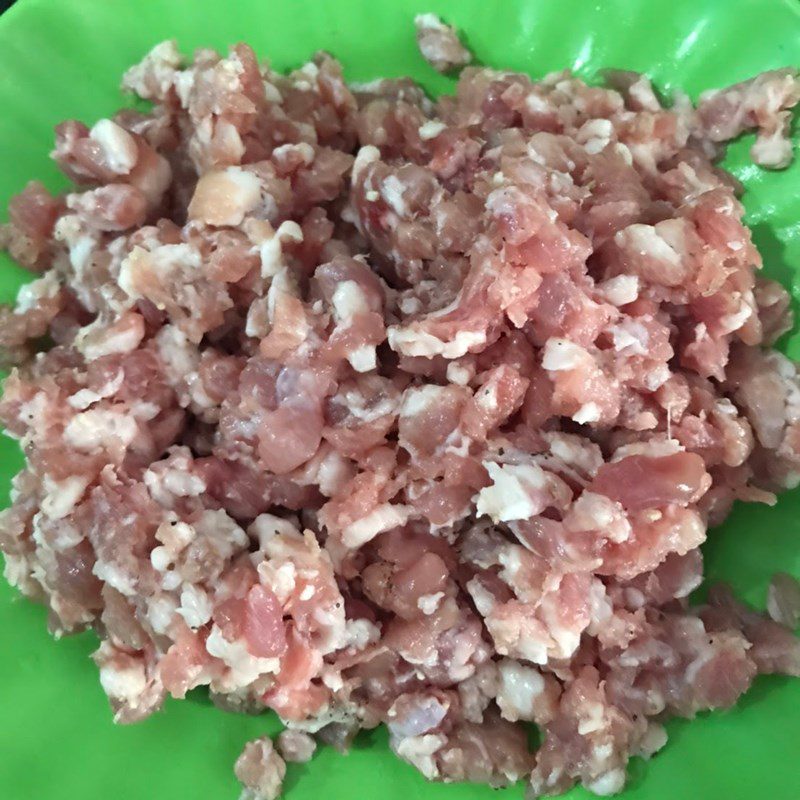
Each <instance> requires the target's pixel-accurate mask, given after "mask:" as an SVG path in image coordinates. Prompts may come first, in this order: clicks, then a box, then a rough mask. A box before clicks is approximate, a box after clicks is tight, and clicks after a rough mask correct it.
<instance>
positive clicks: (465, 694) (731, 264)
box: [0, 15, 800, 800]
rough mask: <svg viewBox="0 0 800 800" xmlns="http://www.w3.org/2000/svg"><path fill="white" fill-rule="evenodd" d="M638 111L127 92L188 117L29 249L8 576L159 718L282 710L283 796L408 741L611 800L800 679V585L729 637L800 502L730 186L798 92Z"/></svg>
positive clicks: (32, 232)
mask: <svg viewBox="0 0 800 800" xmlns="http://www.w3.org/2000/svg"><path fill="white" fill-rule="evenodd" d="M417 30H418V36H419V41H420V47H421V49H422V53H423V55H424V56H425V58H427V59H428V60H429V61H430V62H431V63H432V64H433V66H435V67H436V68H437V69H450V68H453V67H455V66H462V65H464V64H466V63H467V62H468V61H469V54H468V52H467V51H466V50H464V48H463V47H462V46H461V44H460V43H459V42H458V40H457V38H456V37H455V34H454V33H453V31H452V29H450V28H448V27H447V26H445V25H443V24H442V23H441V22H440V21H439V20H438V19H437V18H435V17H432V16H431V15H423V16H421V17H418V18H417ZM606 77H607V86H606V88H601V87H599V86H588V85H586V84H585V83H583V82H582V81H580V80H578V79H577V78H576V77H574V76H573V75H571V74H570V73H568V72H563V73H557V74H553V75H548V76H547V77H545V78H543V79H542V80H539V81H533V80H531V79H530V78H529V77H527V76H525V75H519V74H514V73H511V72H501V71H496V70H493V69H488V68H483V67H481V68H472V67H469V68H466V69H464V70H463V71H462V73H461V77H460V80H459V83H458V87H457V90H456V93H455V95H453V96H447V97H442V98H440V99H439V100H438V101H437V102H435V103H434V102H432V101H430V100H429V99H428V98H426V97H425V95H424V93H423V92H422V90H421V89H420V88H419V87H417V86H416V85H415V84H414V83H413V82H412V81H409V80H380V81H375V82H373V83H371V84H367V85H360V86H354V87H348V85H347V84H346V83H345V81H344V79H343V77H342V72H341V69H340V67H339V65H338V63H337V62H336V61H335V60H333V59H332V58H331V57H329V56H327V55H325V54H320V55H318V56H316V57H315V58H314V59H313V61H311V62H309V63H308V64H306V65H305V66H303V67H301V68H300V69H298V70H296V71H294V72H292V73H290V74H288V75H284V74H279V73H276V72H274V71H272V70H271V69H270V68H269V67H267V66H264V65H263V64H261V63H259V61H258V60H257V59H256V56H255V54H254V53H253V51H252V50H251V49H250V48H249V47H248V46H246V45H237V46H235V47H233V48H232V49H231V50H230V52H229V53H228V54H227V55H226V56H222V55H219V54H217V53H215V52H212V51H210V50H199V51H197V53H196V54H195V56H194V59H193V60H186V59H184V58H183V56H181V54H180V53H179V52H178V50H177V48H176V46H175V45H174V44H173V43H171V42H165V43H162V44H160V45H158V46H157V47H155V48H154V49H153V50H152V51H151V52H150V53H149V54H148V55H147V56H146V57H145V58H144V59H143V61H142V62H141V63H139V64H138V65H136V66H134V67H132V68H131V69H130V70H129V71H128V72H127V73H126V75H125V77H124V79H123V86H124V88H125V89H127V90H131V91H134V92H136V93H137V94H138V95H139V96H140V97H142V98H145V99H146V100H149V101H152V103H153V107H152V110H150V111H148V112H145V113H140V112H134V111H131V110H124V111H121V112H119V113H118V114H117V115H116V116H114V117H113V118H109V119H103V120H100V121H99V122H97V123H96V124H94V125H93V126H92V127H89V126H87V125H85V124H83V123H81V122H77V121H74V120H70V121H67V122H64V123H63V124H61V125H60V126H58V128H57V130H56V142H55V148H54V151H53V157H54V158H55V160H56V162H57V163H58V165H59V166H60V167H61V169H62V170H63V171H64V173H65V174H66V175H67V176H68V177H69V178H70V179H71V180H72V182H73V184H74V187H73V189H72V190H71V191H69V192H68V193H66V194H65V195H64V196H60V197H54V196H52V195H51V194H50V193H49V192H48V191H47V190H46V189H45V188H44V187H43V186H42V185H41V184H39V183H35V182H34V183H31V184H29V185H28V187H26V188H25V189H24V190H23V191H22V193H21V194H20V195H18V196H17V197H16V198H15V199H14V200H13V201H12V203H11V207H10V214H9V216H10V221H9V223H8V225H7V226H6V227H5V228H4V229H3V231H2V234H0V241H3V242H4V243H5V244H6V246H7V249H8V250H9V251H10V252H11V254H12V255H13V256H14V257H15V258H16V259H17V260H18V261H19V262H20V263H21V264H23V265H24V266H26V267H27V268H29V269H30V270H32V271H33V272H35V273H37V275H38V277H37V279H36V280H34V281H33V282H32V283H30V284H28V285H27V286H25V287H23V289H22V290H21V291H20V293H19V297H18V300H17V303H16V305H15V306H14V307H13V308H8V309H4V310H3V311H2V312H0V314H2V317H1V318H0V321H1V323H2V324H1V325H0V347H2V350H3V353H4V355H5V357H6V360H7V361H8V362H9V363H10V364H13V365H15V367H14V369H13V370H12V371H11V373H10V375H9V376H8V378H7V379H6V381H5V385H4V393H3V397H2V401H0V419H1V420H2V423H3V425H4V427H5V429H6V431H7V432H8V433H9V434H10V435H11V436H13V437H15V438H16V439H17V440H19V442H20V444H21V446H22V448H23V450H24V452H25V455H26V464H25V467H24V469H23V470H22V471H21V472H20V473H19V474H18V475H17V476H16V478H15V479H14V485H13V491H12V504H11V507H10V508H8V509H7V510H5V511H3V512H2V514H1V515H0V547H1V548H2V550H3V552H4V554H5V564H6V568H5V570H6V577H7V578H8V580H9V581H10V582H11V583H13V584H14V585H15V586H17V587H18V589H19V590H20V591H21V592H22V593H24V594H25V595H27V596H29V597H31V598H34V599H37V600H40V601H42V602H44V603H46V604H47V606H48V608H49V610H50V617H51V626H52V629H53V630H54V632H55V633H56V634H58V635H61V634H66V633H70V632H76V631H80V630H83V629H85V628H87V627H92V628H94V629H95V631H96V632H97V633H98V635H99V636H100V638H101V640H102V644H101V645H100V647H99V649H98V651H97V653H96V654H95V661H96V663H97V665H98V667H99V671H100V680H101V683H102V686H103V688H104V690H105V691H106V693H107V695H108V697H109V699H110V702H111V706H112V708H113V710H114V714H115V718H116V719H117V720H118V721H120V722H132V721H135V720H138V719H141V718H142V717H145V716H147V715H148V714H150V713H152V712H154V711H156V710H157V709H158V708H159V707H160V705H161V704H162V702H163V701H164V699H165V698H166V697H167V696H168V695H171V696H173V697H183V696H184V695H185V694H186V693H187V692H188V691H189V690H191V689H193V688H195V687H198V686H202V687H209V690H210V692H211V695H212V697H213V699H214V702H215V703H217V704H218V705H221V706H222V707H225V708H228V709H232V710H237V711H242V712H248V713H254V712H255V713H257V712H259V711H263V710H265V709H272V710H274V711H276V712H277V713H278V714H279V715H280V717H281V719H282V720H283V721H284V722H285V723H286V725H287V726H288V728H287V730H286V732H284V733H283V734H281V735H280V737H279V738H278V745H277V746H278V750H277V751H276V750H275V749H274V748H273V745H272V743H271V742H270V741H269V740H268V739H259V740H256V741H254V742H251V743H250V744H248V745H247V747H246V748H245V751H244V753H243V754H242V756H241V758H240V759H239V761H238V762H237V765H236V773H237V775H238V777H239V778H240V780H241V781H242V783H243V785H244V787H245V789H244V796H245V797H249V798H262V800H273V798H275V797H276V796H277V795H278V794H279V792H280V788H281V782H282V780H283V777H284V772H285V764H284V760H283V759H284V758H285V759H286V760H288V761H306V760H308V759H309V758H310V757H311V755H312V754H313V751H314V747H315V738H316V739H318V740H319V741H320V742H323V743H329V744H332V745H333V746H334V747H336V748H337V749H340V750H346V749H347V747H348V746H349V744H350V742H351V741H352V739H353V737H354V736H355V734H356V732H357V731H358V730H359V729H362V728H372V727H375V726H377V725H379V724H381V723H383V724H386V725H387V726H388V728H389V731H390V745H391V748H392V750H393V751H394V752H395V753H396V754H397V755H398V756H399V757H400V758H402V759H404V760H406V761H408V762H409V763H411V764H413V765H414V766H415V767H417V768H418V769H419V770H420V771H421V772H422V773H423V774H424V775H426V776H427V777H428V778H431V779H436V780H444V781H450V780H472V781H482V782H486V783H489V784H491V785H492V786H500V785H504V784H508V783H512V782H514V781H517V780H521V779H524V780H526V781H528V783H529V785H530V797H537V796H540V795H551V794H557V793H560V792H563V791H565V790H567V789H568V788H570V787H571V786H572V785H574V784H575V783H581V784H583V785H584V786H585V787H586V788H587V789H589V790H590V791H593V792H595V793H597V794H600V795H606V794H612V793H614V792H617V791H619V790H620V789H621V788H622V786H623V785H624V783H625V777H626V767H627V763H628V759H629V758H630V757H631V756H632V755H639V756H644V757H645V758H647V757H649V756H651V755H652V754H653V753H654V752H656V751H657V750H658V749H659V748H660V747H661V746H663V745H664V743H665V741H666V735H665V733H664V729H663V727H662V726H661V722H662V721H663V719H664V718H665V717H668V716H670V715H678V716H685V717H691V716H693V715H695V714H696V713H697V712H699V711H702V710H704V709H709V708H721V707H727V706H730V705H731V704H732V703H734V702H735V701H736V699H737V698H738V697H739V695H740V694H741V693H742V692H744V691H745V690H746V689H747V688H748V686H749V685H750V683H751V682H752V680H753V679H754V677H755V676H756V675H757V674H758V673H763V672H781V673H787V674H794V675H797V674H798V673H800V646H799V645H798V640H797V639H795V638H794V637H793V635H792V634H791V632H790V630H789V628H788V627H786V626H791V625H794V624H796V623H797V619H798V608H800V597H799V595H798V587H797V583H796V582H795V581H793V580H792V579H791V578H790V577H789V576H787V575H781V576H778V577H777V578H776V580H775V582H774V583H773V585H772V588H771V589H770V595H769V603H768V607H769V613H770V615H771V617H772V619H770V618H769V617H767V616H765V615H761V614H758V613H756V612H753V611H751V610H749V609H747V608H744V607H743V606H741V605H739V604H738V603H737V602H736V601H735V600H734V599H733V597H732V596H731V595H730V594H729V593H727V592H726V591H724V590H718V591H715V592H712V593H711V594H710V597H709V601H708V603H707V604H706V605H704V606H700V607H694V606H690V605H689V603H688V596H689V594H690V593H691V592H692V591H693V590H694V589H695V588H697V586H698V585H699V584H700V583H701V581H702V577H703V564H702V557H701V554H700V550H699V549H698V548H699V546H700V545H701V544H702V542H703V541H704V540H705V538H706V536H707V530H708V528H709V526H710V525H715V524H718V523H719V522H721V521H722V520H723V519H724V518H725V516H726V514H727V512H728V510H729V509H730V507H731V505H732V503H733V502H734V500H737V499H740V500H750V501H757V502H765V503H771V502H773V501H774V493H775V492H777V491H780V490H782V489H785V488H787V487H792V486H796V485H797V483H798V481H800V378H798V374H797V368H796V365H795V364H794V363H793V362H791V361H789V360H788V359H787V358H785V357H784V356H782V355H780V354H779V353H777V352H775V351H771V350H769V349H767V348H766V345H769V344H770V343H772V342H773V341H774V340H775V339H776V338H777V337H778V336H779V335H780V334H781V333H782V332H785V331H786V330H788V329H789V327H790V326H791V317H790V313H791V312H790V304H789V299H788V295H787V294H786V292H785V291H784V290H783V289H782V288H781V287H780V286H779V285H777V284H775V283H773V282H770V281H765V280H763V279H761V278H760V277H759V275H758V268H759V267H760V266H761V258H760V256H759V254H758V252H757V250H756V249H755V247H754V245H753V242H752V239H751V235H750V232H749V230H748V229H747V228H746V227H745V226H744V224H743V222H742V213H743V210H742V206H741V204H740V202H739V199H738V196H737V194H738V191H739V187H738V184H737V183H736V182H735V181H734V180H733V179H731V178H730V176H728V175H726V174H725V173H724V172H723V171H722V170H721V169H720V168H719V167H718V166H716V164H715V163H714V162H713V161H712V160H710V156H711V155H713V156H714V157H717V156H719V155H721V153H722V147H723V145H724V143H725V142H726V141H727V140H729V139H731V138H732V137H734V136H736V135H738V134H739V133H740V132H742V131H743V130H750V129H754V130H756V131H757V135H758V139H757V142H756V146H755V148H754V157H755V159H756V161H758V162H759V163H762V164H764V165H766V166H773V167H780V166H782V165H785V164H786V163H787V162H788V160H789V159H790V157H791V146H790V143H789V140H788V139H787V138H786V133H787V130H788V127H789V109H790V108H791V107H792V106H793V105H794V104H795V103H796V102H797V100H798V96H799V94H800V92H799V85H798V81H797V77H796V75H795V73H794V71H792V70H781V71H777V72H772V73H767V74H765V75H762V76H759V77H757V78H755V79H753V80H752V81H748V82H745V83H742V84H739V85H737V86H734V87H731V88H730V89H726V90H722V91H718V92H715V93H710V94H707V95H704V96H703V98H702V99H701V101H700V104H699V106H698V107H697V108H693V107H692V106H691V104H689V103H688V101H686V100H685V98H678V99H676V100H675V102H674V103H673V104H671V105H662V102H661V101H660V100H659V96H658V95H657V94H656V93H655V92H654V90H653V88H652V86H651V85H650V83H649V81H648V79H647V78H646V77H644V76H641V75H636V74H633V73H625V72H610V73H608V74H607V76H606ZM531 724H535V725H537V726H538V727H539V729H540V732H541V741H542V744H541V746H540V747H539V749H538V750H536V751H531V750H530V749H529V747H528V738H527V735H526V734H527V731H526V726H527V725H531ZM278 752H280V754H281V755H282V756H283V758H281V755H278Z"/></svg>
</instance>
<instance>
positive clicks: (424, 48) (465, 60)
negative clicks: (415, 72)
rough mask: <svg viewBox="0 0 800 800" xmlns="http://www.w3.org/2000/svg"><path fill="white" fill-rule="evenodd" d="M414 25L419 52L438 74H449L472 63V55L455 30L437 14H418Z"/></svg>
mask: <svg viewBox="0 0 800 800" xmlns="http://www.w3.org/2000/svg"><path fill="white" fill-rule="evenodd" d="M414 25H415V26H416V29H417V46H418V47H419V51H420V53H422V57H423V58H424V59H425V60H426V61H427V62H428V63H429V64H430V65H431V66H432V67H433V68H434V69H435V70H436V71H437V72H449V71H450V70H454V69H458V68H459V67H464V66H466V65H467V64H469V62H470V61H472V53H470V51H469V50H467V48H466V47H464V45H463V44H461V41H460V40H459V38H458V34H457V33H456V31H455V29H454V28H452V27H451V26H450V25H445V24H444V22H442V20H441V19H439V17H437V16H436V14H418V15H417V16H416V17H414Z"/></svg>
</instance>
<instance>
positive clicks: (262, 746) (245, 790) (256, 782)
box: [234, 736, 286, 800]
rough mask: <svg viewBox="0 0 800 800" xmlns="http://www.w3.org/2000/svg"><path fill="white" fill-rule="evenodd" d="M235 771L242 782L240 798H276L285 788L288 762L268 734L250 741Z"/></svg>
mask: <svg viewBox="0 0 800 800" xmlns="http://www.w3.org/2000/svg"><path fill="white" fill-rule="evenodd" d="M234 772H235V773H236V777H237V778H238V779H239V782H240V783H241V784H242V793H241V795H240V800H276V798H277V797H280V795H281V790H282V788H283V779H284V777H285V775H286V764H285V763H284V761H283V759H282V758H281V757H280V756H279V755H278V753H277V752H276V751H275V748H274V747H273V745H272V740H271V739H270V738H269V737H268V736H262V737H261V738H260V739H254V740H253V741H252V742H248V743H247V744H246V745H245V746H244V750H242V754H241V755H240V756H239V758H238V759H237V760H236V766H235V767H234Z"/></svg>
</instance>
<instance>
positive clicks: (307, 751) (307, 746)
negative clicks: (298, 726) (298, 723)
mask: <svg viewBox="0 0 800 800" xmlns="http://www.w3.org/2000/svg"><path fill="white" fill-rule="evenodd" d="M316 749H317V743H316V742H315V741H314V738H313V737H312V736H309V735H308V734H307V733H303V731H295V730H292V729H291V728H287V729H286V730H285V731H281V732H280V733H279V734H278V750H279V752H280V754H281V756H282V757H283V760H284V761H291V762H293V763H300V764H304V763H305V762H306V761H311V757H312V756H313V755H314V751H315V750H316Z"/></svg>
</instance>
